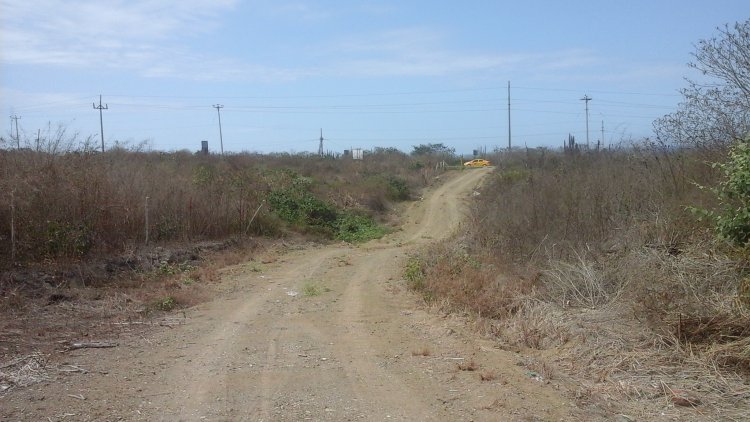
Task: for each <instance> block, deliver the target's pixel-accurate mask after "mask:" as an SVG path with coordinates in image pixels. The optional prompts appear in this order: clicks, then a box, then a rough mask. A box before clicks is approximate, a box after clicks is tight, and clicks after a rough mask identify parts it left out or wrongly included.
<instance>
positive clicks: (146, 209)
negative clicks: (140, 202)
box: [144, 196, 149, 245]
mask: <svg viewBox="0 0 750 422" xmlns="http://www.w3.org/2000/svg"><path fill="white" fill-rule="evenodd" d="M148 199H149V197H148V196H147V197H146V206H145V207H144V208H145V211H146V244H147V245H148Z"/></svg>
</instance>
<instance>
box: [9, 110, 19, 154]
mask: <svg viewBox="0 0 750 422" xmlns="http://www.w3.org/2000/svg"><path fill="white" fill-rule="evenodd" d="M20 118H21V116H16V115H15V114H14V115H12V116H10V120H12V121H14V122H15V123H16V147H18V149H21V138H19V137H18V119H20ZM10 136H13V122H11V124H10Z"/></svg>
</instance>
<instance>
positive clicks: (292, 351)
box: [0, 169, 577, 421]
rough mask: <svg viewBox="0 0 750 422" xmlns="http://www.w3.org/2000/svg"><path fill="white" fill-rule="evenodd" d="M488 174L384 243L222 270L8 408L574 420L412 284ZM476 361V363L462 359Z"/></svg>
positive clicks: (106, 413)
mask: <svg viewBox="0 0 750 422" xmlns="http://www.w3.org/2000/svg"><path fill="white" fill-rule="evenodd" d="M487 171H488V170H485V169H482V170H476V171H467V172H462V173H460V174H454V175H452V176H448V177H450V180H448V181H447V182H446V183H444V184H443V185H442V186H440V187H439V188H437V189H435V190H434V191H432V192H429V193H427V194H426V197H425V199H424V200H423V201H420V202H416V203H415V204H413V205H412V206H411V207H410V208H409V209H408V210H407V211H406V213H405V215H403V216H402V220H403V222H404V227H403V230H402V231H399V232H397V233H395V234H392V235H389V236H387V237H386V238H384V239H382V240H379V241H375V242H370V243H368V244H366V245H363V246H347V245H334V246H324V247H319V248H306V249H301V250H295V251H291V252H289V253H287V254H284V255H281V256H279V257H278V259H277V260H275V261H274V262H270V263H266V264H261V265H259V264H257V263H247V264H242V265H238V266H235V267H231V268H228V269H226V270H225V271H224V272H225V281H223V284H222V289H223V290H224V293H222V294H221V295H220V297H219V298H217V299H216V300H214V301H212V302H209V303H207V304H204V305H202V306H199V307H196V308H193V309H190V310H189V311H187V313H186V317H187V318H186V323H185V324H182V325H179V326H176V327H173V328H171V329H167V328H164V329H159V330H154V331H153V332H149V334H148V335H147V336H146V337H143V338H140V339H138V338H136V339H132V340H130V341H128V342H121V343H120V346H119V347H116V348H113V349H82V350H77V351H72V352H69V353H68V356H69V358H68V362H67V363H69V364H72V365H76V366H77V367H79V368H85V369H86V370H87V371H88V372H87V373H80V372H65V373H63V374H62V375H60V376H58V377H57V380H56V381H51V382H47V383H42V384H37V385H35V386H32V387H30V388H28V389H25V390H18V391H15V392H12V393H11V394H9V395H8V396H6V397H5V398H2V399H0V407H2V409H0V419H4V418H7V420H51V421H58V420H77V421H82V420H144V421H145V420H149V421H153V420H164V421H175V420H185V421H193V420H213V421H219V420H220V421H224V420H232V421H234V420H249V421H271V420H288V421H298V420H410V421H423V420H445V421H457V420H475V421H479V420H488V421H497V420H574V419H577V418H576V417H574V416H573V413H572V412H574V411H575V408H574V407H573V405H572V404H571V403H570V400H569V399H566V398H564V397H562V395H561V393H560V391H559V390H558V389H557V388H556V386H555V384H554V383H552V384H550V383H545V382H539V381H536V380H534V379H532V378H531V377H529V376H528V374H527V371H526V369H524V368H523V367H522V366H519V365H518V362H519V360H520V358H519V357H518V356H517V355H515V354H513V353H511V352H507V351H503V350H500V349H498V348H496V347H495V346H494V344H493V342H492V341H490V340H484V339H480V338H478V337H477V335H476V334H474V333H472V332H471V330H470V329H467V328H466V327H465V326H464V322H463V321H462V320H461V319H459V318H454V317H445V316H441V315H438V314H437V313H435V312H430V311H429V310H425V309H423V306H422V305H421V304H420V302H419V300H418V298H416V297H415V296H414V295H413V294H412V293H409V292H407V291H406V290H405V288H404V282H403V280H402V276H401V274H402V272H403V264H404V261H405V259H406V257H407V255H408V253H409V252H410V251H412V250H414V248H416V247H419V246H420V245H424V244H426V243H428V242H431V241H434V240H435V239H439V238H444V237H446V236H448V235H449V234H450V233H451V232H453V231H454V230H456V228H457V227H458V226H459V223H460V221H461V219H462V209H463V208H462V204H464V203H465V202H466V201H468V200H469V198H470V194H471V192H472V191H473V188H474V187H475V186H476V185H477V183H479V181H480V180H481V178H482V177H483V175H485V174H486V173H487ZM267 261H268V260H267ZM306 290H307V293H308V294H307V295H306V294H305V291H306ZM313 290H315V291H313ZM310 293H312V294H310ZM471 362H473V363H474V364H475V366H476V367H478V368H477V370H475V371H468V370H460V369H459V368H458V365H459V364H462V365H469V363H471ZM480 374H484V375H494V379H492V380H488V381H482V380H481V379H480ZM490 378H492V377H490ZM66 415H67V416H66Z"/></svg>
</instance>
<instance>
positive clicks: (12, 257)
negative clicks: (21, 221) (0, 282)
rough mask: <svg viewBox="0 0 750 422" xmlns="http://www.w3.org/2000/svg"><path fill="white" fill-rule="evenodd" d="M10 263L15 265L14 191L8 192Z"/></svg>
mask: <svg viewBox="0 0 750 422" xmlns="http://www.w3.org/2000/svg"><path fill="white" fill-rule="evenodd" d="M10 261H11V263H13V264H15V263H16V191H15V189H12V190H11V191H10Z"/></svg>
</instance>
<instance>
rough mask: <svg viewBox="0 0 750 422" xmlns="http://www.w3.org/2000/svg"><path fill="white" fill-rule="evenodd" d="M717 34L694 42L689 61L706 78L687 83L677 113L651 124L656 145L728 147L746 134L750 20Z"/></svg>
mask: <svg viewBox="0 0 750 422" xmlns="http://www.w3.org/2000/svg"><path fill="white" fill-rule="evenodd" d="M718 31H719V34H718V35H717V36H715V37H713V38H711V39H708V40H701V41H699V42H698V44H697V45H696V46H695V48H696V50H695V52H693V53H692V56H693V59H694V60H693V61H692V62H691V63H688V66H689V67H691V68H693V69H695V70H697V71H699V72H700V73H701V75H703V77H704V79H702V80H700V81H696V80H691V79H688V80H687V82H688V86H687V87H686V88H683V89H682V90H681V94H682V96H683V101H682V102H681V103H680V104H679V105H678V108H677V111H676V112H674V113H671V114H668V115H666V116H664V117H662V118H660V119H658V120H656V121H655V122H654V131H655V133H656V137H657V139H658V140H659V141H660V142H663V143H668V144H677V145H682V146H688V147H698V148H713V147H717V146H718V147H727V146H729V145H731V144H732V143H734V142H737V141H741V140H743V139H744V138H745V136H746V135H747V134H748V133H750V19H749V20H747V21H745V22H737V23H735V24H734V25H733V26H729V25H725V26H724V27H723V28H718Z"/></svg>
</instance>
